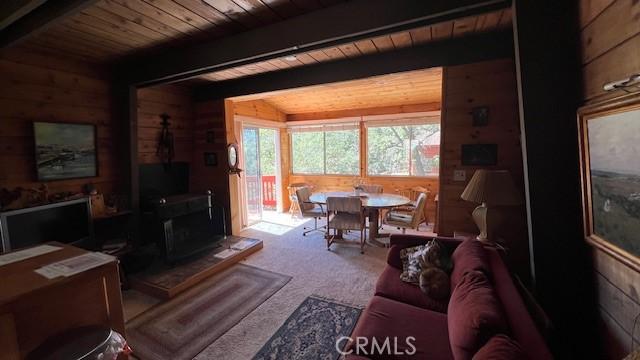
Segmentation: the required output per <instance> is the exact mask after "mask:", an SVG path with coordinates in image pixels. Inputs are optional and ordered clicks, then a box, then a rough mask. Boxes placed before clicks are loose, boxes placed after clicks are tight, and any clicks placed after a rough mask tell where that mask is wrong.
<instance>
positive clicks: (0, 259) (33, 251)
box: [0, 245, 62, 266]
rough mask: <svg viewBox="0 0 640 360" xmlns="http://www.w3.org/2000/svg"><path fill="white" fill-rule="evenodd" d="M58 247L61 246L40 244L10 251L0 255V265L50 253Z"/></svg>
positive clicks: (58, 248)
mask: <svg viewBox="0 0 640 360" xmlns="http://www.w3.org/2000/svg"><path fill="white" fill-rule="evenodd" d="M60 249H62V248H61V247H59V246H52V245H40V246H34V247H32V248H28V249H24V250H19V251H14V252H10V253H8V254H4V255H0V266H2V265H7V264H11V263H13V262H17V261H22V260H26V259H29V258H32V257H36V256H39V255H42V254H46V253H50V252H52V251H56V250H60Z"/></svg>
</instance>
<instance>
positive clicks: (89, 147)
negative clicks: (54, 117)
mask: <svg viewBox="0 0 640 360" xmlns="http://www.w3.org/2000/svg"><path fill="white" fill-rule="evenodd" d="M33 132H34V139H35V152H36V155H35V160H36V171H37V174H38V181H51V180H64V179H77V178H87V177H95V176H98V164H97V163H98V162H97V151H96V127H95V125H93V124H71V123H52V122H34V123H33Z"/></svg>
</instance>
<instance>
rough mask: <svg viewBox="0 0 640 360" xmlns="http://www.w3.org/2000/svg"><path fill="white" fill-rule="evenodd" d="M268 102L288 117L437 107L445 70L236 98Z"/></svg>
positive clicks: (413, 72) (424, 71) (383, 76)
mask: <svg viewBox="0 0 640 360" xmlns="http://www.w3.org/2000/svg"><path fill="white" fill-rule="evenodd" d="M232 100H234V101H248V100H264V101H266V102H267V103H269V104H270V105H272V106H274V107H275V108H277V109H278V110H280V111H282V112H283V113H285V114H304V113H310V112H316V111H318V109H321V110H322V111H325V112H326V111H340V110H349V109H366V108H374V107H377V108H381V107H393V106H404V105H415V104H434V106H435V107H436V108H438V109H439V106H440V105H439V104H440V102H441V100H442V68H432V69H423V70H416V71H407V72H402V73H396V74H389V75H381V76H374V77H370V78H366V79H359V80H350V81H342V82H337V83H331V84H322V85H315V86H308V87H302V88H296V89H288V90H280V91H273V92H269V93H262V94H255V95H246V96H239V97H235V98H233V99H232Z"/></svg>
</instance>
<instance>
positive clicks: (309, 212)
mask: <svg viewBox="0 0 640 360" xmlns="http://www.w3.org/2000/svg"><path fill="white" fill-rule="evenodd" d="M303 205H305V204H303ZM306 205H311V207H310V208H303V209H302V216H304V217H323V216H326V215H327V214H326V213H325V212H324V211H322V210H323V209H322V208H321V207H320V206H316V205H314V204H306Z"/></svg>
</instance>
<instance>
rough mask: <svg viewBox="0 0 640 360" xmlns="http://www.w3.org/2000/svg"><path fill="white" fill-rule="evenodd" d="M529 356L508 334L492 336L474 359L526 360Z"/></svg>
mask: <svg viewBox="0 0 640 360" xmlns="http://www.w3.org/2000/svg"><path fill="white" fill-rule="evenodd" d="M525 359H528V356H527V355H526V354H525V353H524V351H522V348H521V347H520V345H519V344H518V343H517V342H515V341H514V340H512V339H511V338H509V337H508V336H506V335H496V336H494V337H492V338H491V339H490V340H489V342H487V343H486V344H485V345H484V346H483V347H481V348H480V350H478V352H477V353H476V354H475V355H473V360H525Z"/></svg>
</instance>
